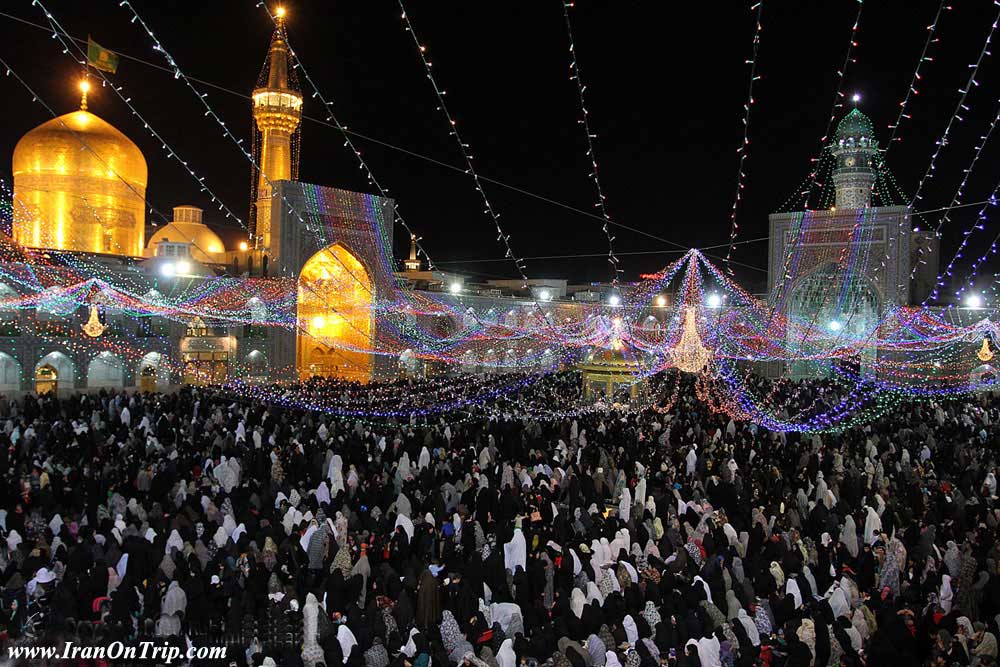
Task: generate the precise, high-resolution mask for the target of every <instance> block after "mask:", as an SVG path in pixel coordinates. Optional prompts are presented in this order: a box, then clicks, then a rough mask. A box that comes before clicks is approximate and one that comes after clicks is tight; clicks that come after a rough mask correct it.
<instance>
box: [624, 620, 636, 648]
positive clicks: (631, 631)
mask: <svg viewBox="0 0 1000 667" xmlns="http://www.w3.org/2000/svg"><path fill="white" fill-rule="evenodd" d="M622 628H624V629H625V636H626V637H628V643H629V644H631V645H632V646H633V647H635V645H636V644H638V643H639V628H638V627H636V624H635V619H634V618H632V614H628V615H627V616H626V617H625V618H624V619H623V620H622Z"/></svg>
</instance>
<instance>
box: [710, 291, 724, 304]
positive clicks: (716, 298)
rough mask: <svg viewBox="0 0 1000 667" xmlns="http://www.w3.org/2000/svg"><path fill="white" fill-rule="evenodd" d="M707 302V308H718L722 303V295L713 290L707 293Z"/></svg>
mask: <svg viewBox="0 0 1000 667" xmlns="http://www.w3.org/2000/svg"><path fill="white" fill-rule="evenodd" d="M707 303H708V307H709V308H718V307H720V306H721V305H722V296H720V295H719V294H718V293H715V292H713V293H712V294H709V295H708V299H707Z"/></svg>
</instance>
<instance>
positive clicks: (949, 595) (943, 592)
mask: <svg viewBox="0 0 1000 667" xmlns="http://www.w3.org/2000/svg"><path fill="white" fill-rule="evenodd" d="M954 599H955V593H954V592H953V591H952V589H951V575H948V574H942V575H941V589H940V590H939V591H938V603H939V604H940V605H941V609H943V610H944V613H946V614H948V613H950V612H951V605H952V600H954Z"/></svg>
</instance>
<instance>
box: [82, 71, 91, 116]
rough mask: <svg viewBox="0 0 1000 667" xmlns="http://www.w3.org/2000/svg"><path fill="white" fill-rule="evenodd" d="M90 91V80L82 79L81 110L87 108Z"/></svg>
mask: <svg viewBox="0 0 1000 667" xmlns="http://www.w3.org/2000/svg"><path fill="white" fill-rule="evenodd" d="M89 92H90V81H87V80H86V79H83V80H81V81H80V94H81V95H80V111H86V110H87V93H89Z"/></svg>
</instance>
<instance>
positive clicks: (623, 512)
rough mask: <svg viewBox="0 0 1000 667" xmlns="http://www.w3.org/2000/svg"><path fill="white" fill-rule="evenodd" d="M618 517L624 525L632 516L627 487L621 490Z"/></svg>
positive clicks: (630, 497) (629, 494) (629, 493)
mask: <svg viewBox="0 0 1000 667" xmlns="http://www.w3.org/2000/svg"><path fill="white" fill-rule="evenodd" d="M618 516H619V517H620V518H621V520H622V521H624V522H625V523H628V520H629V518H630V517H631V516H632V492H631V491H629V490H628V487H627V486H626V487H625V488H624V489H622V498H621V500H620V501H618ZM616 555H617V554H616Z"/></svg>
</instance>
